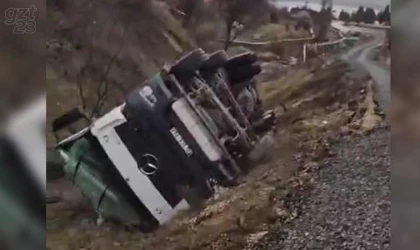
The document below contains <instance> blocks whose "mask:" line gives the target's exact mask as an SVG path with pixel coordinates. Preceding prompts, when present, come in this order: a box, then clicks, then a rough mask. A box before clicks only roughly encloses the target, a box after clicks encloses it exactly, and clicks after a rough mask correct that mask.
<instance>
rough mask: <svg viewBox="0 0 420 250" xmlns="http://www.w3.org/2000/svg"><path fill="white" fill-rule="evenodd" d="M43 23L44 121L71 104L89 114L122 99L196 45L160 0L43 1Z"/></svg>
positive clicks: (62, 111) (49, 119) (58, 113)
mask: <svg viewBox="0 0 420 250" xmlns="http://www.w3.org/2000/svg"><path fill="white" fill-rule="evenodd" d="M48 23H49V27H48V38H47V55H48V57H47V92H48V102H49V103H48V107H49V110H48V122H50V121H51V120H52V119H53V118H55V117H57V116H58V115H61V114H63V113H64V112H66V111H68V110H69V109H70V108H73V107H74V106H79V107H83V106H84V107H85V109H86V111H87V112H88V113H89V112H91V111H92V110H93V109H95V108H96V109H98V110H101V111H105V110H107V109H109V108H110V107H113V106H114V105H116V104H118V103H121V101H122V98H123V96H124V95H125V94H126V93H127V91H129V90H131V89H133V88H135V87H136V86H138V84H139V83H141V82H142V81H143V80H145V79H146V78H147V77H150V76H151V74H154V73H155V72H157V71H158V69H159V68H160V67H161V66H163V65H164V64H165V63H170V62H172V61H173V60H175V59H176V58H177V57H179V56H180V55H181V54H183V53H186V51H188V50H190V49H191V48H193V47H194V46H195V44H194V42H193V41H192V39H190V38H189V37H188V35H187V32H186V31H185V30H184V29H183V28H182V26H181V24H180V23H179V22H178V20H176V19H175V18H174V17H173V16H172V15H171V14H170V10H169V7H168V6H167V5H166V4H165V3H163V2H160V1H150V0H142V1H132V0H122V1H121V0H118V1H117V0H101V1H89V0H80V1H70V0H62V1H57V0H56V1H48ZM81 94H83V96H84V98H81ZM98 95H99V96H100V97H99V99H101V101H100V102H101V104H99V105H97V104H98ZM98 106H99V108H98Z"/></svg>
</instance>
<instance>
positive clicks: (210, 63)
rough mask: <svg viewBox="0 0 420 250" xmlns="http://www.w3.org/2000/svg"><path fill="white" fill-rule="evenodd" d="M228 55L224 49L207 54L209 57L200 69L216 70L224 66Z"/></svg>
mask: <svg viewBox="0 0 420 250" xmlns="http://www.w3.org/2000/svg"><path fill="white" fill-rule="evenodd" d="M228 60H229V58H228V55H227V54H226V52H225V51H224V50H219V51H216V52H214V53H213V54H211V55H210V56H209V58H208V59H207V60H206V61H205V62H204V63H203V64H202V65H201V70H204V71H211V70H216V69H218V68H221V67H223V66H225V64H226V63H227V62H228Z"/></svg>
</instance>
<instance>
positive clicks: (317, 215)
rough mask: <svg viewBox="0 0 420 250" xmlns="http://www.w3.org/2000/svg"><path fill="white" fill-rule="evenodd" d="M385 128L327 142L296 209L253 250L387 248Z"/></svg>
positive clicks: (388, 207) (388, 204)
mask: <svg viewBox="0 0 420 250" xmlns="http://www.w3.org/2000/svg"><path fill="white" fill-rule="evenodd" d="M389 142H390V132H389V130H387V129H380V130H378V131H376V132H375V133H373V134H371V135H369V136H366V137H362V138H349V139H343V140H342V141H340V142H338V143H337V144H336V145H333V150H334V153H335V154H334V156H333V157H332V158H330V159H327V160H326V161H325V162H324V164H323V168H322V169H321V170H320V171H319V172H318V173H316V174H315V175H316V176H315V182H314V188H313V190H312V191H311V194H310V195H309V197H308V199H306V201H305V202H304V203H303V204H304V205H303V208H302V213H301V214H300V215H299V216H298V217H297V218H296V219H295V220H293V221H291V222H290V223H289V224H285V225H273V227H272V228H271V230H270V233H269V234H268V236H267V237H265V238H264V239H262V240H261V241H260V243H259V244H258V246H256V248H255V249H270V250H271V249H273V250H274V249H311V250H312V249H320V250H321V249H325V250H327V249H340V250H341V249H343V250H344V249H367V250H374V249H381V250H382V249H390V238H391V235H390V234H391V225H390V223H391V202H390V184H391V183H390V171H391V168H390V146H389V145H390V143H389Z"/></svg>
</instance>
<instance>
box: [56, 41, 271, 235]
mask: <svg viewBox="0 0 420 250" xmlns="http://www.w3.org/2000/svg"><path fill="white" fill-rule="evenodd" d="M260 72H261V67H260V66H259V65H258V62H257V57H256V56H255V54H253V53H245V54H241V55H238V56H235V57H232V58H228V56H227V54H226V53H225V52H224V51H217V52H215V53H213V54H210V55H208V54H207V53H205V52H204V51H203V50H202V49H197V50H194V51H192V52H190V53H189V54H187V55H186V56H184V57H183V58H181V59H180V60H179V61H178V62H176V63H175V64H174V65H172V66H170V67H164V68H163V69H162V70H161V72H159V73H158V74H156V75H155V76H154V77H152V78H150V79H148V80H147V81H145V82H144V84H142V86H141V88H140V89H138V90H136V91H133V92H132V93H130V94H129V95H128V96H127V97H126V100H125V102H124V103H123V104H122V105H120V106H118V107H116V108H114V109H113V110H112V111H110V112H108V113H107V114H105V115H103V116H102V117H100V118H98V119H96V120H95V121H89V126H88V127H86V128H85V129H83V130H81V131H80V132H78V133H75V134H73V135H72V136H70V137H68V138H66V139H64V140H61V141H59V143H58V145H57V150H58V151H59V153H60V155H61V157H62V158H63V159H64V161H65V163H66V164H65V172H66V174H67V176H68V177H69V178H70V180H71V181H72V182H73V183H74V184H75V185H76V186H77V187H78V188H79V189H80V190H81V192H82V193H83V194H84V196H85V197H87V198H88V199H89V200H90V202H91V203H92V205H93V206H94V209H95V210H96V211H97V213H98V214H99V215H100V216H101V217H102V218H106V219H108V220H113V221H116V222H119V223H123V224H125V225H131V226H136V227H138V228H140V229H141V230H145V231H149V230H153V229H154V228H156V227H157V226H159V225H161V224H164V223H165V222H168V221H169V220H170V219H171V218H172V217H173V216H174V215H175V214H177V212H178V211H181V210H185V209H188V208H189V207H190V204H189V201H188V199H187V198H186V195H185V192H182V190H184V191H185V190H190V191H191V190H193V191H194V193H195V194H196V196H197V197H200V198H202V199H208V198H210V197H211V196H212V195H213V193H214V186H215V185H221V186H232V185H235V184H236V183H237V180H238V177H239V176H240V175H241V173H243V171H244V166H245V165H246V163H247V162H248V155H249V153H250V152H251V151H252V150H253V149H254V148H255V146H256V145H257V144H258V143H259V141H260V140H261V138H263V137H264V135H265V134H267V133H268V132H269V131H272V130H273V129H274V127H275V121H276V119H275V115H274V112H272V111H264V110H263V108H262V103H261V100H260V98H259V96H258V91H257V88H256V84H257V82H256V80H255V78H254V76H256V75H257V74H259V73H260ZM82 118H86V117H85V116H83V115H82V113H81V112H78V111H77V109H75V110H72V111H70V112H68V113H67V114H65V115H64V116H62V117H59V118H57V119H56V120H55V121H54V122H53V126H52V127H53V130H54V132H55V133H58V131H59V130H62V129H64V128H66V127H68V126H71V124H72V123H74V122H76V121H77V120H79V119H82Z"/></svg>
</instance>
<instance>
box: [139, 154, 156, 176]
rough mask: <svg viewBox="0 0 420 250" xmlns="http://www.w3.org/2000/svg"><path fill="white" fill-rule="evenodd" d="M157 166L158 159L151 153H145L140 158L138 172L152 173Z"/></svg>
mask: <svg viewBox="0 0 420 250" xmlns="http://www.w3.org/2000/svg"><path fill="white" fill-rule="evenodd" d="M158 168H159V161H158V159H157V158H156V156H154V155H151V154H145V155H143V156H142V157H141V160H140V172H142V173H143V174H144V175H148V176H150V175H153V174H155V173H156V171H157V170H158Z"/></svg>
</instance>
